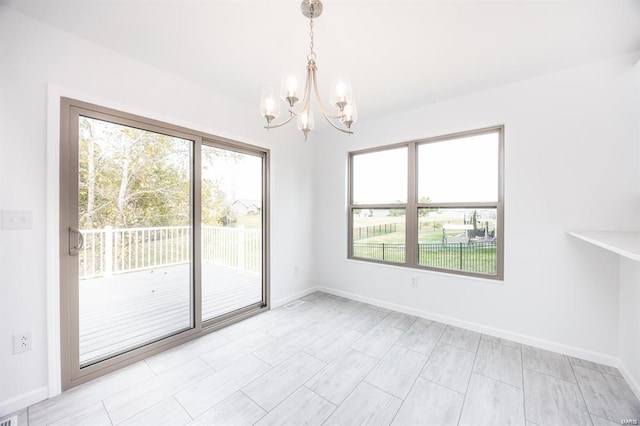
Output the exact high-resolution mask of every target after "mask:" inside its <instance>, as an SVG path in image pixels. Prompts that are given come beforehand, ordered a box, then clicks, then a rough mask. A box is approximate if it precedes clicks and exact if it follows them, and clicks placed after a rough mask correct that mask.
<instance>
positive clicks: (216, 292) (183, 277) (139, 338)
mask: <svg viewBox="0 0 640 426" xmlns="http://www.w3.org/2000/svg"><path fill="white" fill-rule="evenodd" d="M202 282H203V285H202V287H203V288H202V312H203V319H204V320H207V319H211V318H215V317H217V316H219V315H222V314H225V313H227V312H231V311H234V310H236V309H239V308H242V307H244V306H247V305H250V304H252V303H256V302H259V301H260V300H262V282H261V277H259V276H256V275H255V274H250V273H241V272H239V271H237V270H235V269H231V268H227V267H224V266H218V265H214V264H211V263H205V264H203V270H202ZM190 301H191V292H190V288H189V266H188V265H177V266H169V267H163V268H158V269H153V270H147V271H140V272H131V273H125V274H118V275H113V276H112V277H109V278H94V279H86V280H81V281H80V364H81V365H85V364H87V363H90V362H91V361H92V360H96V359H101V358H104V357H105V356H108V355H112V354H116V353H119V352H122V351H124V350H126V349H129V348H132V347H138V346H140V345H142V344H144V343H148V342H152V341H155V340H158V339H159V338H161V337H163V336H166V335H170V334H174V333H176V332H178V331H181V330H184V329H187V328H189V327H191V313H190V310H191V306H190Z"/></svg>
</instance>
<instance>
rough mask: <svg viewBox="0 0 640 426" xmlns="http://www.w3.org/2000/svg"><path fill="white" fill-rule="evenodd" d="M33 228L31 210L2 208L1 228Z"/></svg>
mask: <svg viewBox="0 0 640 426" xmlns="http://www.w3.org/2000/svg"><path fill="white" fill-rule="evenodd" d="M31 228H33V211H31V210H2V229H31Z"/></svg>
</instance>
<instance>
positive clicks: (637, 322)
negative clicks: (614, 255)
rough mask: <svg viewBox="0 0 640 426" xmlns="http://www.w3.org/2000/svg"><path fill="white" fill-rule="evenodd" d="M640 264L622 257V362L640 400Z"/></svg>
mask: <svg viewBox="0 0 640 426" xmlns="http://www.w3.org/2000/svg"><path fill="white" fill-rule="evenodd" d="M638 307H640V263H639V262H636V261H633V260H630V259H627V258H624V257H620V318H619V321H620V331H619V337H620V361H621V363H622V365H623V366H624V367H623V368H624V370H626V371H624V373H625V377H626V378H627V380H629V381H630V382H631V383H630V384H631V385H632V388H633V389H634V390H635V392H636V395H638V398H640V393H639V392H640V309H639V308H638Z"/></svg>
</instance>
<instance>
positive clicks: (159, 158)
mask: <svg viewBox="0 0 640 426" xmlns="http://www.w3.org/2000/svg"><path fill="white" fill-rule="evenodd" d="M78 149H79V156H78V159H79V164H78V170H79V176H78V183H79V193H78V196H79V198H78V200H79V205H78V213H79V216H78V217H79V228H80V231H81V232H82V235H83V237H84V246H83V247H82V249H81V250H80V252H79V253H78V256H79V333H80V336H79V343H80V364H81V366H86V365H89V364H92V363H95V362H97V361H99V360H102V359H105V358H108V357H111V356H113V355H116V354H119V353H123V352H125V351H128V350H131V349H133V348H136V347H140V346H143V345H145V344H147V343H150V342H153V341H156V340H159V339H161V338H163V337H166V336H168V335H172V334H175V333H176V332H178V331H181V330H185V329H188V328H191V327H193V315H192V312H193V311H192V305H191V300H192V297H191V295H192V277H191V270H192V269H193V268H192V254H191V253H192V237H191V235H192V226H193V224H192V221H191V218H192V212H191V187H192V186H191V173H192V170H191V164H192V149H193V141H190V140H185V139H180V138H176V137H172V136H167V135H163V134H159V133H154V132H150V131H147V130H141V129H136V128H132V127H128V126H122V125H119V124H114V123H111V122H107V121H102V120H96V119H93V118H88V117H80V119H79V147H78Z"/></svg>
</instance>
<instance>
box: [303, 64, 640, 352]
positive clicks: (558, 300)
mask: <svg viewBox="0 0 640 426" xmlns="http://www.w3.org/2000/svg"><path fill="white" fill-rule="evenodd" d="M637 58H638V54H634V55H628V56H625V57H618V58H613V59H610V60H607V61H603V62H599V63H596V64H591V65H588V66H583V67H580V68H575V69H571V70H568V71H564V72H559V73H554V74H549V75H546V76H542V77H539V78H536V79H532V80H528V81H525V82H522V83H518V84H513V85H509V86H504V87H501V88H497V89H493V90H489V91H486V92H482V93H477V94H473V95H469V96H466V97H462V98H458V99H454V100H450V101H446V102H442V103H437V104H432V105H426V106H424V107H422V108H419V109H414V110H409V111H404V112H402V113H398V114H394V115H391V116H387V117H372V118H370V119H368V120H367V119H364V120H362V121H361V122H358V123H356V126H355V131H356V134H355V135H354V136H352V137H351V138H350V140H348V141H347V142H345V141H344V140H342V139H341V138H331V137H329V135H328V134H324V135H323V136H324V140H323V141H322V143H321V144H319V145H320V146H321V148H318V153H317V154H316V155H317V159H316V161H317V164H316V169H317V173H318V180H317V182H316V194H317V195H316V199H315V204H316V211H317V212H322V214H321V215H320V214H318V217H317V220H316V227H317V229H318V232H319V234H318V241H319V246H318V267H317V269H316V277H317V284H318V285H319V286H321V287H325V288H327V289H329V290H330V291H333V292H336V293H338V294H344V295H352V296H353V295H355V296H356V297H359V298H360V299H363V300H370V301H373V302H375V303H379V304H382V305H386V306H390V307H396V308H397V309H403V310H405V311H407V312H413V313H417V314H420V315H423V316H427V317H430V318H434V319H439V320H441V321H445V322H449V323H453V324H459V325H463V326H466V327H470V328H472V329H476V330H479V331H485V332H488V333H490V334H494V335H500V336H503V337H507V338H512V339H515V340H519V341H522V342H529V343H532V344H536V345H538V346H542V347H546V348H549V349H553V350H558V351H562V352H565V353H569V354H574V355H579V356H583V357H585V358H589V359H592V360H596V361H601V362H605V363H610V364H611V363H615V362H616V359H615V357H617V355H618V332H617V330H618V291H619V290H618V284H617V281H618V279H617V278H618V259H617V256H616V255H614V254H610V253H607V252H605V251H603V250H600V249H596V248H593V247H588V245H586V244H583V243H581V242H579V241H574V240H572V239H570V238H569V237H567V236H566V234H565V233H564V231H565V230H567V229H613V230H615V229H621V230H622V229H633V228H638V223H637V207H638V203H637V201H638V199H637V194H638V188H639V186H640V182H639V181H638V175H637V170H638V163H639V162H638V159H639V155H640V151H639V148H640V146H639V145H640V144H638V133H639V129H638V127H637V122H636V121H635V120H637V117H636V116H635V114H634V113H633V110H634V108H633V100H632V95H631V93H630V92H631V81H632V78H631V65H632V64H633V63H634V62H635V60H637ZM425 78H428V72H426V73H425ZM433 84H438V83H437V82H433ZM385 90H393V86H392V85H391V86H389V87H386V86H385ZM381 96H383V94H381ZM498 124H504V125H505V158H506V159H505V279H504V282H503V283H500V282H491V281H489V280H482V279H474V278H462V277H456V276H453V275H447V274H438V273H431V272H422V271H417V270H412V269H407V268H401V267H389V266H378V265H374V264H371V263H365V262H357V261H349V260H346V256H347V247H346V238H347V237H346V235H347V214H346V211H347V210H346V186H347V178H346V174H345V172H346V167H345V165H346V162H347V152H348V151H350V150H357V149H362V148H366V147H373V146H379V145H385V144H391V143H396V142H402V141H407V140H414V139H421V138H426V137H431V136H436V135H442V134H447V133H452V132H458V131H464V130H472V129H477V128H482V127H487V126H492V125H498ZM389 172H390V173H391V172H392V171H389ZM381 173H384V170H381ZM320 236H321V237H322V238H320ZM411 277H417V278H418V281H419V288H417V289H414V288H410V287H409V283H410V278H411ZM636 356H637V357H640V355H638V354H636Z"/></svg>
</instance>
